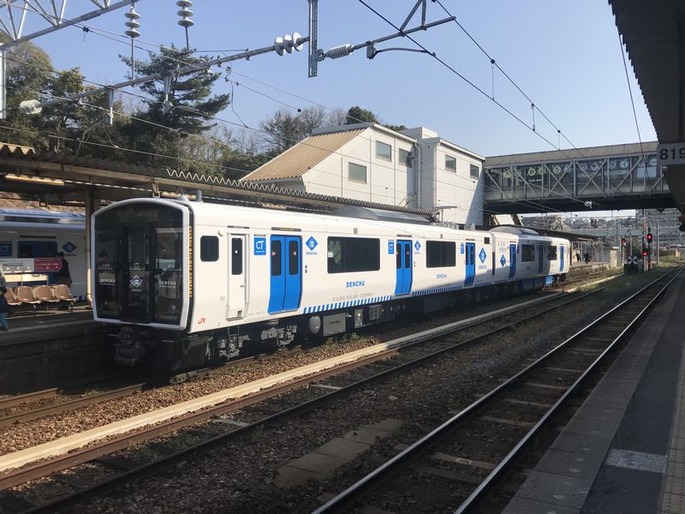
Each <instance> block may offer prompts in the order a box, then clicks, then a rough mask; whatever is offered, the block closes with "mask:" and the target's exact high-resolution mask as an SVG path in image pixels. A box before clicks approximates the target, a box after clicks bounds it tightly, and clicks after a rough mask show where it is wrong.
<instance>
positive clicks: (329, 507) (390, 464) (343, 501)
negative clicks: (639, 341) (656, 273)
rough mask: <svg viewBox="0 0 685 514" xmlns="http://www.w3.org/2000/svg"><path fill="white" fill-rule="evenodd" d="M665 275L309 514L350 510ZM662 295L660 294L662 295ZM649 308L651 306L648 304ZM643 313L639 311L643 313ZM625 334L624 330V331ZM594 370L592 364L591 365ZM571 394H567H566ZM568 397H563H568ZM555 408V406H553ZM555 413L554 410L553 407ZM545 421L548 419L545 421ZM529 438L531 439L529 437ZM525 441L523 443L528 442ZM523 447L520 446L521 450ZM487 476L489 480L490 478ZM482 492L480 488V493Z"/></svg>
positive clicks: (488, 480)
mask: <svg viewBox="0 0 685 514" xmlns="http://www.w3.org/2000/svg"><path fill="white" fill-rule="evenodd" d="M667 276H668V275H664V276H662V277H660V278H659V279H657V280H655V281H653V282H652V283H650V284H648V285H647V286H645V287H644V288H642V289H640V291H638V292H636V293H635V294H633V295H631V296H630V297H628V298H627V299H625V300H624V301H622V302H621V303H619V304H618V305H616V306H615V307H613V308H612V309H610V310H609V311H608V312H606V313H604V314H603V315H602V316H600V317H599V318H597V319H596V320H594V321H593V322H592V323H590V324H589V325H587V326H586V327H585V328H583V329H582V330H581V331H579V332H577V333H576V334H574V335H572V336H571V337H569V338H568V339H566V340H565V341H564V342H562V343H560V344H559V345H557V346H556V347H555V348H553V349H552V350H550V351H549V352H547V353H545V354H544V355H543V356H542V357H540V358H539V359H537V360H536V361H535V362H533V363H532V364H530V365H528V366H527V367H526V368H524V369H523V370H521V371H519V372H518V373H516V374H515V375H513V376H512V377H510V378H509V379H508V380H506V381H505V382H503V383H501V384H500V385H499V386H497V387H495V388H494V389H492V390H491V391H489V392H488V393H487V394H485V395H484V396H482V397H481V398H479V399H478V400H476V401H475V402H473V403H472V404H471V405H469V406H468V407H466V408H465V409H463V410H462V411H460V412H459V413H457V414H455V415H454V416H453V417H452V418H450V419H449V420H447V421H445V422H444V423H442V424H441V425H440V426H438V427H437V428H435V429H434V430H432V431H431V432H429V433H428V434H426V435H425V436H423V437H422V438H421V439H419V440H418V441H416V442H415V443H413V444H412V445H410V446H408V447H407V448H405V449H404V450H403V451H401V452H400V453H398V454H397V455H396V456H394V457H393V458H392V459H390V460H389V461H387V462H385V463H384V464H382V465H381V466H379V467H378V468H377V469H375V470H374V471H372V472H371V473H369V474H367V475H366V476H365V477H363V478H362V479H360V480H359V481H357V482H356V483H354V484H352V485H351V486H349V487H348V488H347V489H345V490H344V491H342V492H340V493H339V494H337V495H336V496H335V497H333V498H331V499H330V500H329V501H327V502H326V503H325V504H323V505H321V506H320V507H319V508H317V509H316V510H314V511H313V513H312V514H323V513H329V512H341V511H342V510H343V509H344V508H345V507H347V506H349V504H350V503H351V502H352V501H354V500H356V499H358V497H359V496H361V495H362V494H363V492H364V491H366V490H367V489H369V488H371V487H372V486H373V485H374V484H375V482H377V481H380V480H382V478H383V477H385V476H387V475H388V474H390V473H392V472H394V471H395V470H396V469H397V468H398V467H399V466H400V465H401V464H403V463H404V462H405V461H406V460H408V459H409V458H411V457H414V456H415V455H416V454H418V453H419V451H421V450H423V448H424V447H426V446H427V445H428V444H429V443H432V442H433V441H434V440H435V439H437V438H438V437H439V436H441V435H442V434H443V433H445V432H446V431H447V430H448V429H451V428H452V427H453V426H454V425H455V424H456V423H457V422H459V421H462V420H463V419H464V418H465V417H466V416H467V415H469V414H471V413H472V412H473V411H475V410H476V409H478V408H479V407H480V406H481V405H483V404H485V403H486V402H488V401H489V400H490V399H492V398H493V397H495V396H496V395H497V394H499V393H500V392H501V391H503V390H504V389H506V388H508V387H509V386H510V385H511V384H513V383H514V382H517V381H518V380H519V379H520V378H521V377H522V376H524V375H525V374H527V373H529V372H530V371H531V370H533V369H535V368H537V367H538V366H540V365H541V364H542V363H544V362H545V361H546V360H547V359H548V358H549V357H550V356H552V355H554V354H556V353H557V352H559V351H561V350H562V349H563V348H564V347H566V346H567V345H568V344H569V343H570V342H572V341H573V340H575V339H576V338H578V337H579V336H580V335H581V334H582V333H584V332H585V331H588V330H589V329H590V328H592V327H594V326H596V325H598V324H599V323H600V322H601V321H602V320H604V319H605V318H607V317H608V316H610V315H611V314H612V313H614V312H616V311H617V310H619V309H621V308H623V306H625V305H626V304H627V303H629V302H632V301H633V300H634V299H635V298H637V297H638V296H640V295H641V294H642V293H643V292H644V291H645V290H647V289H649V288H650V287H652V286H653V285H654V284H656V283H658V282H659V281H661V280H663V279H664V278H666V277H667ZM673 280H675V278H673V279H672V280H671V281H669V282H668V284H667V286H666V287H668V285H670V284H671V282H672V281H673ZM662 292H663V291H662ZM660 294H661V293H660ZM650 305H651V303H650ZM644 311H645V309H643V310H642V311H641V315H642V313H644ZM626 330H627V329H626ZM626 330H624V331H622V334H624V333H625V331H626ZM604 355H606V351H605V352H603V353H602V355H601V356H604ZM597 361H599V358H598V359H596V362H597ZM593 367H594V364H593ZM586 373H587V372H585V373H584V374H583V377H585V376H586ZM572 387H573V389H574V390H575V387H577V386H576V385H574V386H572ZM569 394H570V393H569ZM567 396H568V395H565V397H567ZM555 405H556V404H555ZM553 408H554V409H555V410H556V409H557V407H556V406H554V407H553ZM546 419H547V418H546ZM539 425H540V426H541V424H539V423H538V424H536V425H535V426H534V427H533V428H534V429H535V431H536V432H537V430H538V429H539ZM530 437H532V435H531V436H530ZM530 437H528V438H527V439H526V441H528V440H529V439H530ZM522 446H523V445H521V447H522ZM519 450H520V447H518V445H517V452H518V451H519ZM512 458H513V455H512V457H509V458H507V463H509V462H510V461H511V459H512ZM504 467H505V465H502V466H497V467H496V468H495V469H497V470H498V472H497V474H499V473H500V472H501V470H502V469H503V468H504ZM490 475H492V476H493V478H488V479H487V485H489V484H490V483H491V482H492V481H493V479H494V477H495V474H494V471H493V472H492V473H490ZM490 475H489V476H490ZM487 485H486V486H483V487H482V489H485V488H486V487H487ZM480 489H481V488H479V490H480Z"/></svg>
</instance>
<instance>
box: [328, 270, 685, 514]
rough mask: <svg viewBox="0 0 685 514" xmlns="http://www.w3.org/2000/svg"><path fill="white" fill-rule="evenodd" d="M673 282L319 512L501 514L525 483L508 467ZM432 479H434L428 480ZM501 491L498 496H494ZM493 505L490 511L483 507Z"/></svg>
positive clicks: (612, 314) (647, 293)
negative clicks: (416, 506) (414, 508)
mask: <svg viewBox="0 0 685 514" xmlns="http://www.w3.org/2000/svg"><path fill="white" fill-rule="evenodd" d="M674 279H675V277H674V276H673V274H670V275H667V276H665V277H661V278H660V279H659V280H657V281H655V282H653V283H651V284H649V285H648V286H646V287H644V288H643V289H642V290H640V291H639V292H637V293H635V294H634V295H633V296H631V297H630V298H628V299H627V300H625V301H624V302H622V303H621V304H619V305H617V306H616V307H614V308H613V309H612V310H611V311H609V312H608V313H606V314H605V315H603V316H602V317H601V318H599V319H597V320H595V321H594V322H593V323H591V324H589V325H588V326H587V327H585V328H584V329H583V330H581V331H579V332H578V333H577V334H575V335H574V336H572V337H570V338H569V339H567V340H565V341H563V342H562V343H560V344H559V345H558V346H557V347H556V348H554V349H553V350H552V351H550V352H548V353H547V354H546V355H544V356H543V357H542V358H540V359H538V360H537V361H535V362H534V363H532V364H531V365H529V366H528V367H526V368H525V369H524V370H522V371H520V372H519V373H517V374H515V375H514V376H512V377H511V378H509V379H508V380H506V381H505V382H503V383H502V384H501V385H500V386H498V387H496V388H495V389H493V390H492V391H490V392H489V393H488V394H486V395H484V396H483V397H481V398H480V399H478V400H477V401H476V402H474V403H473V404H471V405H470V406H468V407H467V408H465V409H463V410H461V411H460V412H459V413H458V414H456V415H455V416H453V417H452V418H451V419H449V420H447V421H445V422H444V423H443V424H442V425H440V426H439V427H437V428H436V429H435V430H433V431H432V432H430V433H428V434H426V435H425V436H423V437H422V438H420V439H419V440H417V441H416V442H414V443H413V444H411V445H409V446H408V447H407V448H405V449H404V450H403V451H401V452H400V453H398V454H397V455H395V456H394V457H393V458H392V459H390V460H389V461H387V462H385V463H384V464H382V465H381V466H379V467H378V468H377V469H375V470H374V471H372V472H371V473H369V474H367V475H366V476H365V477H363V478H362V479H361V480H359V481H357V482H356V483H354V484H353V485H351V486H350V487H348V488H347V489H345V490H344V491H342V492H340V493H339V494H337V495H335V496H334V497H333V498H332V499H330V500H329V501H327V502H326V503H325V504H323V505H321V506H320V507H319V508H318V509H317V510H316V511H315V514H323V513H332V512H363V511H364V509H368V508H372V507H375V508H378V509H382V510H385V511H389V512H407V511H406V510H405V509H406V507H403V506H406V505H408V504H411V502H412V501H414V502H417V501H418V502H419V503H420V504H421V509H422V511H423V512H428V511H434V512H457V513H465V512H484V511H488V512H499V511H501V509H502V508H503V507H504V506H505V505H506V503H507V502H508V499H509V498H510V497H511V494H512V491H515V489H516V487H517V486H518V485H519V484H518V483H516V482H517V480H518V479H517V478H516V477H514V478H513V481H514V483H513V484H512V481H511V480H510V481H507V480H506V479H505V477H509V478H511V474H507V472H508V471H509V470H510V467H511V466H512V465H513V463H514V462H515V461H516V459H518V458H520V457H521V455H522V454H523V453H524V452H525V450H526V448H527V446H528V445H529V443H530V442H531V441H533V440H534V438H535V437H536V435H537V434H539V433H540V432H541V431H542V430H543V429H544V428H545V427H546V426H547V425H548V423H549V422H550V420H552V419H553V418H554V416H555V415H556V414H558V412H559V411H560V410H561V409H562V408H563V407H564V406H565V405H567V403H568V401H569V400H570V399H571V398H572V396H573V394H574V392H576V391H577V390H578V389H579V388H580V387H581V385H582V384H583V383H584V381H586V379H588V377H590V376H591V374H592V373H593V371H594V370H595V369H596V368H597V367H598V366H599V365H600V364H601V363H603V362H604V361H605V360H606V359H610V358H611V357H613V356H615V355H616V353H617V352H615V350H617V349H618V348H619V347H620V346H621V345H622V343H623V342H624V341H625V340H626V339H627V337H628V335H629V334H630V333H631V329H632V328H633V327H635V326H637V325H638V324H639V323H640V321H641V320H642V319H643V318H644V317H645V315H646V314H647V313H648V312H649V311H650V309H651V308H653V306H654V305H655V304H656V302H657V301H658V299H659V298H660V297H661V295H662V294H663V292H664V291H665V290H666V289H667V288H668V286H669V285H670V284H671V282H672V281H673V280H674ZM427 477H429V478H427ZM495 486H498V487H497V493H498V494H496V495H495V494H490V493H492V491H493V489H495ZM485 505H487V507H485Z"/></svg>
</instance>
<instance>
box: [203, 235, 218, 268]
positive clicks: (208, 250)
mask: <svg viewBox="0 0 685 514" xmlns="http://www.w3.org/2000/svg"><path fill="white" fill-rule="evenodd" d="M200 260H201V261H202V262H214V261H218V260H219V238H218V237H216V236H202V237H201V238H200Z"/></svg>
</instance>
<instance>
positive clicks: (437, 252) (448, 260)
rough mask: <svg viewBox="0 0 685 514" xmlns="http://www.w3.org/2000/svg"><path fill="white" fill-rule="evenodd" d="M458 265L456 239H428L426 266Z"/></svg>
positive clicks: (443, 266)
mask: <svg viewBox="0 0 685 514" xmlns="http://www.w3.org/2000/svg"><path fill="white" fill-rule="evenodd" d="M456 265H457V245H456V243H455V242H454V241H426V267H427V268H446V267H454V266H456Z"/></svg>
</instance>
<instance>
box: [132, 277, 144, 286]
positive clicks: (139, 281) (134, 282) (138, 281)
mask: <svg viewBox="0 0 685 514" xmlns="http://www.w3.org/2000/svg"><path fill="white" fill-rule="evenodd" d="M131 285H132V286H133V287H140V286H142V285H143V280H142V279H141V278H140V277H139V276H138V275H134V276H133V278H131Z"/></svg>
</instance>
